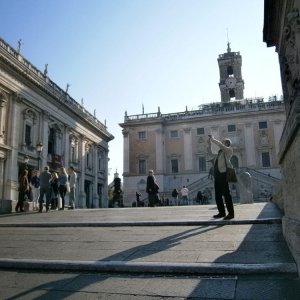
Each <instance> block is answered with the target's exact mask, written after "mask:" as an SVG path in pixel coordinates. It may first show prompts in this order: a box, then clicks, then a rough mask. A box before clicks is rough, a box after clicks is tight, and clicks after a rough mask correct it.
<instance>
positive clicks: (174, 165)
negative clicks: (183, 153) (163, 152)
mask: <svg viewBox="0 0 300 300" xmlns="http://www.w3.org/2000/svg"><path fill="white" fill-rule="evenodd" d="M171 172H172V173H178V172H179V168H178V159H171Z"/></svg>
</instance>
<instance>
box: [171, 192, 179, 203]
mask: <svg viewBox="0 0 300 300" xmlns="http://www.w3.org/2000/svg"><path fill="white" fill-rule="evenodd" d="M178 194H179V193H178V190H177V189H174V190H173V191H172V201H171V205H176V206H177V205H178Z"/></svg>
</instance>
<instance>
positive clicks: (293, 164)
mask: <svg viewBox="0 0 300 300" xmlns="http://www.w3.org/2000/svg"><path fill="white" fill-rule="evenodd" d="M264 5H265V11H264V30H263V40H264V42H266V44H267V46H268V47H272V46H275V47H276V48H275V49H276V52H277V53H278V57H279V65H280V72H281V82H282V90H283V95H284V106H285V114H286V120H287V121H286V124H285V126H284V130H283V134H282V137H281V139H280V144H279V163H280V166H281V169H282V175H283V180H282V193H281V194H279V195H278V197H276V198H275V199H274V201H276V203H278V204H279V206H280V207H281V208H282V210H283V213H284V217H283V220H282V222H283V233H284V236H285V239H286V241H287V243H288V245H289V248H290V250H291V252H292V254H293V256H294V258H295V261H296V263H297V266H298V273H300V201H299V195H300V184H299V183H300V181H299V174H300V156H299V149H300V62H299V56H300V30H299V24H300V1H299V0H286V1H281V0H265V1H264Z"/></svg>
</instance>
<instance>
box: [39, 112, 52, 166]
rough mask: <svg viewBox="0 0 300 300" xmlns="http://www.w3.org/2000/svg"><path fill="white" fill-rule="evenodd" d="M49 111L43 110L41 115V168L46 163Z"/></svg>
mask: <svg viewBox="0 0 300 300" xmlns="http://www.w3.org/2000/svg"><path fill="white" fill-rule="evenodd" d="M49 117H50V115H49V113H48V112H47V111H44V112H43V115H42V124H41V127H42V144H43V150H42V152H41V165H40V168H41V170H43V169H44V167H45V166H46V165H47V162H48V131H49Z"/></svg>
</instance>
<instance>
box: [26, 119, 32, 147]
mask: <svg viewBox="0 0 300 300" xmlns="http://www.w3.org/2000/svg"><path fill="white" fill-rule="evenodd" d="M25 145H26V146H27V147H28V146H30V145H31V126H30V125H27V124H26V126H25Z"/></svg>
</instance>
